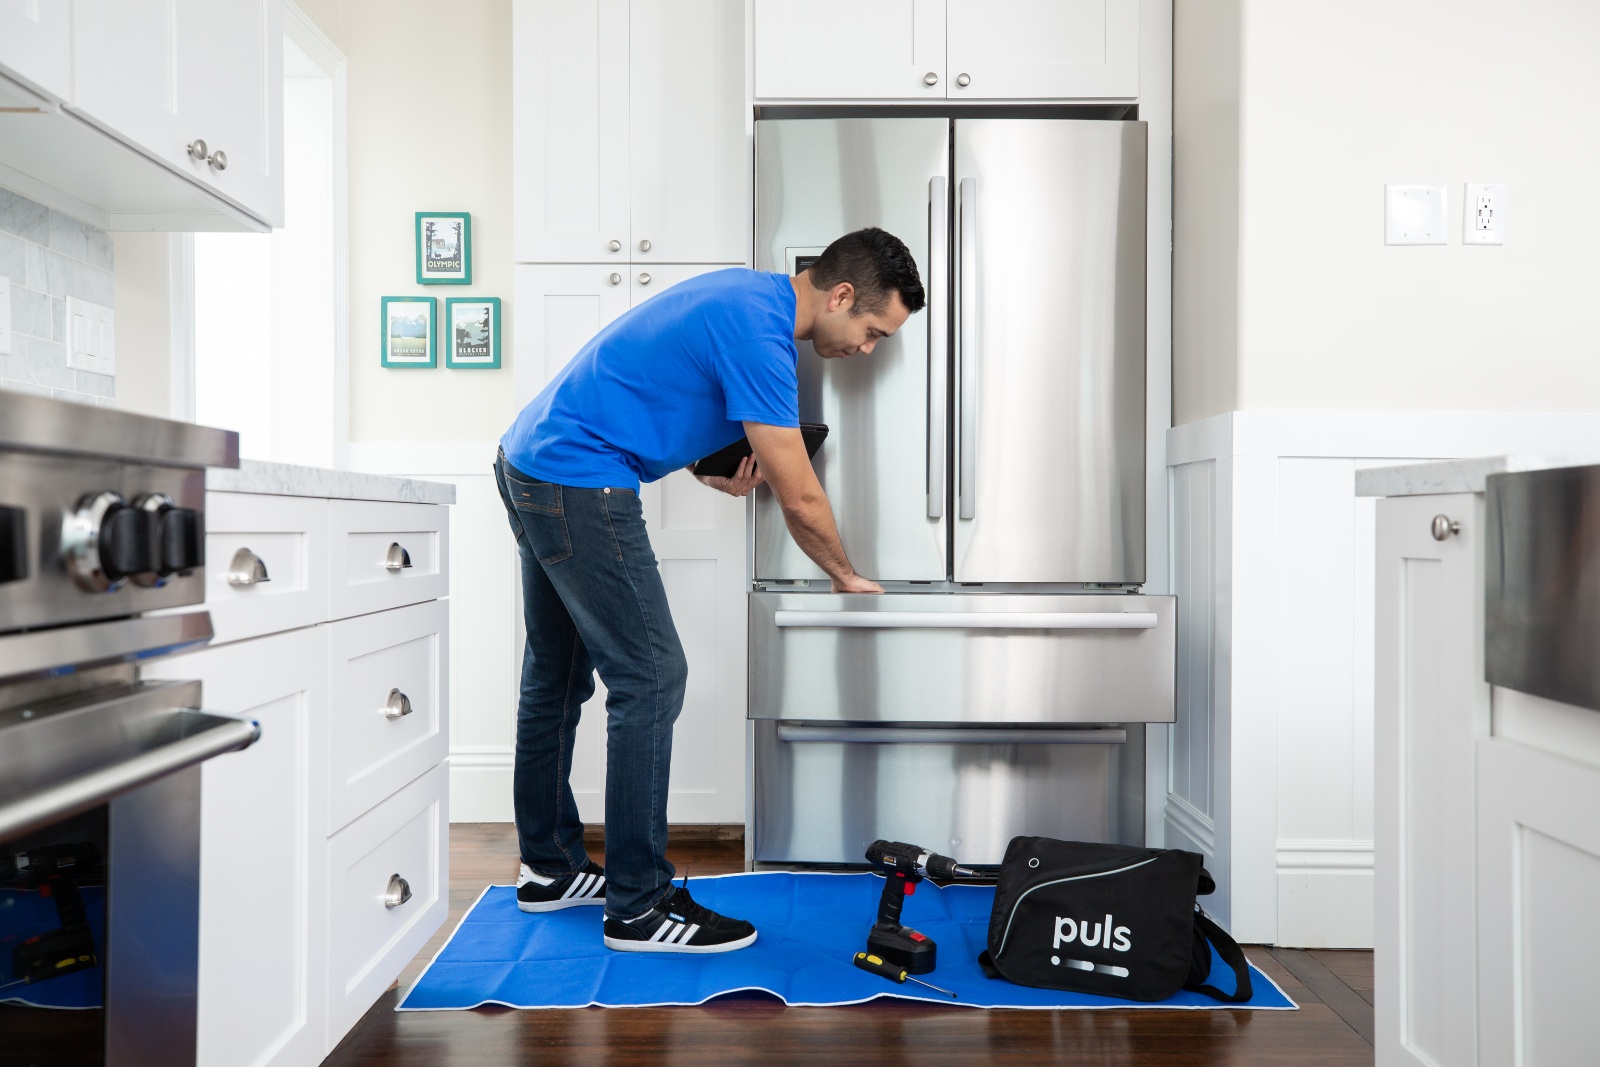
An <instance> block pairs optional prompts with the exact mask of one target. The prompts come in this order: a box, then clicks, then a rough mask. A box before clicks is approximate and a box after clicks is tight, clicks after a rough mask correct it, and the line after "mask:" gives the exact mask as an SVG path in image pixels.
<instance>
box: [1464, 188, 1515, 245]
mask: <svg viewBox="0 0 1600 1067" xmlns="http://www.w3.org/2000/svg"><path fill="white" fill-rule="evenodd" d="M1461 243H1462V244H1468V245H1503V244H1505V243H1506V187H1505V186H1504V185H1498V184H1479V183H1477V182H1468V183H1467V198H1466V202H1465V204H1464V205H1463V208H1462V216H1461Z"/></svg>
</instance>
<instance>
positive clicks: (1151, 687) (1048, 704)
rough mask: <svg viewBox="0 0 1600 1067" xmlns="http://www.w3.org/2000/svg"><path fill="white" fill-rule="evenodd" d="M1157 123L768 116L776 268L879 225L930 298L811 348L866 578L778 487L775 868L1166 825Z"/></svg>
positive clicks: (829, 461)
mask: <svg viewBox="0 0 1600 1067" xmlns="http://www.w3.org/2000/svg"><path fill="white" fill-rule="evenodd" d="M1145 160H1146V127H1145V124H1143V123H1141V122H1137V121H1112V120H1104V121H1101V120H1076V119H1044V118H1040V119H1032V118H1030V119H1013V118H950V117H937V118H935V117H928V118H923V117H908V118H770V119H769V118H763V119H761V120H760V121H758V122H757V123H756V201H755V212H756V219H755V222H756V226H755V230H756V245H755V265H756V267H757V268H758V269H762V270H773V271H780V270H781V271H786V272H788V273H791V274H792V273H795V272H797V271H798V270H800V269H803V268H804V267H805V266H806V265H808V264H809V262H810V261H811V258H812V257H815V256H816V255H817V254H818V253H820V252H821V251H822V248H823V247H825V246H826V245H827V244H828V242H830V241H831V240H833V239H834V238H835V237H838V236H839V235H841V234H843V233H846V232H849V231H851V230H854V229H858V228H860V227H863V226H881V227H883V228H884V229H886V230H888V231H889V232H891V233H893V234H895V235H896V236H898V237H900V238H901V239H902V240H904V241H905V242H906V244H907V245H908V246H909V247H910V248H911V251H912V253H913V254H914V255H915V257H916V260H917V266H918V269H919V270H920V272H921V274H922V278H923V281H924V284H925V285H926V287H927V290H928V306H927V309H926V310H925V311H924V312H922V313H920V314H917V315H913V316H912V317H911V319H910V320H909V321H908V322H907V323H906V325H905V326H904V327H903V328H902V329H901V330H900V332H899V333H897V334H896V335H895V336H894V337H892V338H889V339H888V340H886V341H884V342H882V343H880V344H879V346H878V347H877V348H876V349H875V351H873V352H872V353H871V354H870V355H856V356H853V357H850V358H848V359H844V360H823V359H820V358H819V357H817V356H816V355H815V354H814V353H813V352H811V350H810V346H809V345H807V344H806V343H805V342H801V343H800V349H801V356H800V411H801V418H802V419H803V420H804V421H808V422H823V423H826V424H827V425H828V426H829V428H830V430H831V432H830V435H829V437H828V440H827V442H826V444H825V446H824V447H823V449H822V451H821V452H820V453H819V454H818V457H817V460H816V466H817V470H818V473H819V475H820V476H821V479H822V483H823V486H824V488H825V489H826V490H827V493H828V497H829V499H830V501H831V502H832V504H833V507H834V513H835V516H836V518H837V520H838V524H839V531H840V536H841V539H842V540H843V543H844V546H845V550H846V552H848V554H849V556H850V559H851V561H852V563H853V564H854V565H855V568H856V570H857V571H859V572H860V573H862V574H864V575H867V576H868V577H871V578H874V579H876V580H878V581H879V582H881V583H882V584H884V586H885V587H886V589H887V592H886V594H885V595H883V596H881V597H879V596H840V595H835V594H833V593H831V592H830V591H829V585H828V580H827V578H826V577H825V576H824V575H823V573H822V572H821V571H820V570H819V569H818V568H817V567H816V565H815V564H813V563H812V562H811V561H810V560H809V559H807V558H806V557H805V555H804V554H803V553H802V552H801V551H800V550H799V548H798V547H797V546H796V545H795V544H794V542H793V541H792V540H791V539H790V537H789V535H788V532H787V530H786V529H785V527H784V523H783V517H782V514H781V513H780V511H779V509H778V507H777V505H776V502H775V501H774V499H773V498H772V496H771V494H770V493H768V492H767V491H766V490H764V489H763V490H760V491H758V493H757V494H755V495H754V496H753V504H752V536H753V552H752V560H753V579H754V584H753V589H752V593H751V603H750V638H751V640H750V650H751V652H750V654H751V663H750V716H751V718H752V719H753V720H754V729H753V741H754V760H753V770H752V773H753V782H752V805H751V812H750V815H749V817H748V823H749V825H748V827H747V841H748V843H749V849H750V852H751V858H752V859H753V860H754V861H755V862H756V863H766V864H806V863H825V864H835V863H852V862H861V861H862V859H863V853H864V851H865V848H866V845H867V843H868V842H870V841H871V840H873V839H874V838H877V837H887V838H891V839H897V840H904V841H912V842H915V843H917V844H921V845H926V846H929V847H931V848H934V849H935V850H937V851H940V852H944V853H947V854H950V855H953V856H956V857H958V858H959V859H961V860H963V861H965V862H970V863H978V864H989V863H998V862H999V860H1000V858H1001V855H1002V854H1003V852H1004V849H1005V846H1006V842H1007V841H1009V840H1010V838H1011V837H1012V836H1014V835H1016V834H1046V835H1049V836H1054V837H1062V838H1072V839H1079V840H1111V841H1123V842H1129V843H1133V842H1140V843H1142V842H1143V839H1144V802H1143V795H1144V724H1145V723H1148V722H1171V721H1172V719H1173V708H1174V701H1173V692H1174V670H1175V663H1174V658H1175V646H1174V610H1175V605H1174V602H1173V599H1172V598H1171V597H1162V596H1144V595H1141V594H1140V593H1139V589H1140V587H1141V586H1142V584H1143V582H1144V580H1145V447H1144V441H1145V426H1146V423H1145V313H1146V309H1145V218H1146V192H1145V187H1146V181H1145Z"/></svg>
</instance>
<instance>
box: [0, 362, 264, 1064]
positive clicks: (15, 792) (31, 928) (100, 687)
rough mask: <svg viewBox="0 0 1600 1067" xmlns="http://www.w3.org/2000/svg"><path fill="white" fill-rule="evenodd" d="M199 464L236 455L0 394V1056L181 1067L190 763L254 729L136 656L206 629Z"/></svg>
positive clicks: (193, 957) (142, 424) (195, 829)
mask: <svg viewBox="0 0 1600 1067" xmlns="http://www.w3.org/2000/svg"><path fill="white" fill-rule="evenodd" d="M208 465H211V466H237V465H238V438H237V436H236V435H234V434H231V433H226V432H223V431H220V430H211V429H206V428H203V427H196V426H190V425H187V424H183V423H175V422H167V421H165V420H159V419H149V418H143V417H139V416H134V415H129V414H126V413H122V412H116V411H110V410H105V409H95V408H87V407H84V406H81V405H77V404H67V403H63V402H60V401H52V400H46V399H41V398H37V397H31V396H22V395H18V394H15V393H8V392H4V391H0V1050H3V1051H0V1059H5V1060H6V1061H7V1062H13V1061H15V1062H21V1063H39V1064H46V1063H48V1064H52V1065H54V1064H111V1065H115V1067H144V1065H155V1064H163V1065H166V1064H192V1063H193V1062H194V1056H195V990H196V982H197V979H198V974H197V961H198V956H197V952H196V947H197V944H198V937H199V930H198V914H199V878H198V874H199V830H200V809H199V798H200V790H199V787H200V778H199V775H200V770H199V765H200V763H201V762H203V761H204V760H206V759H209V758H211V757H212V756H215V755H219V754H221V753H223V752H227V751H230V750H233V749H238V748H243V747H245V746H248V745H249V744H251V743H253V742H254V740H255V739H256V737H257V736H258V734H259V727H258V726H257V725H256V724H254V723H252V722H245V721H240V720H237V719H233V718H229V717H227V716H220V715H210V714H207V713H205V712H204V711H202V710H200V705H201V692H200V684H199V683H198V682H184V681H147V680H144V679H142V678H141V677H140V664H141V663H142V662H144V661H146V660H149V659H150V658H152V657H156V656H161V655H164V654H167V653H170V652H174V651H178V650H180V649H185V648H192V647H194V646H195V645H198V644H202V643H204V642H206V641H209V640H210V639H211V635H212V630H211V620H210V617H209V616H208V615H207V614H206V612H205V611H204V610H183V609H185V608H189V607H192V606H194V605H198V604H200V603H201V602H202V601H203V599H204V589H205V577H204V568H205V558H204V545H205V537H204V529H205V526H204V524H205V516H204V508H205V468H206V467H207V466H208ZM156 609H164V610H163V611H162V613H160V614H152V612H154V611H155V610H156Z"/></svg>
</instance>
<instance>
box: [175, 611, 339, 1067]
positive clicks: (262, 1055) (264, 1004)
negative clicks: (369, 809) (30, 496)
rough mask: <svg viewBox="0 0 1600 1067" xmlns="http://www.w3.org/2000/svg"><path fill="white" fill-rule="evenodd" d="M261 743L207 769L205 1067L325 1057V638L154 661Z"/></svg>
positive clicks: (311, 634)
mask: <svg viewBox="0 0 1600 1067" xmlns="http://www.w3.org/2000/svg"><path fill="white" fill-rule="evenodd" d="M145 675H146V677H164V678H198V679H199V680H200V681H201V684H202V689H203V693H204V701H205V707H206V709H207V710H209V711H215V712H220V713H222V714H226V715H237V716H240V717H249V718H253V719H255V720H256V721H258V722H259V723H260V724H261V739H260V740H259V741H257V742H256V743H255V744H254V745H252V746H251V747H249V748H248V749H245V750H244V751H242V752H235V753H230V754H228V755H226V756H224V757H222V758H219V759H216V760H212V761H211V762H209V763H207V764H205V766H204V767H202V768H201V771H202V773H201V816H200V975H201V981H200V987H199V989H200V994H199V1005H198V1010H199V1035H198V1054H197V1062H198V1063H199V1064H200V1067H246V1065H248V1067H264V1065H266V1064H282V1065H288V1064H314V1063H317V1062H320V1060H321V1058H322V1056H323V1055H324V1053H325V1050H326V1039H327V1025H326V1018H327V1003H326V1001H327V994H326V982H327V976H326V967H325V966H324V963H323V960H324V957H323V955H322V952H323V946H324V945H325V944H326V942H327V938H328V928H327V917H326V910H325V908H324V904H323V894H322V891H321V888H320V887H321V886H322V884H323V882H324V880H325V878H326V869H327V848H326V845H325V844H324V837H325V832H324V830H323V827H322V826H320V825H313V812H314V811H315V809H316V808H317V806H318V805H317V804H316V803H315V799H314V796H315V795H320V793H317V794H314V792H313V786H314V784H315V783H317V782H319V781H320V780H321V777H322V775H323V774H324V770H323V764H324V763H325V761H326V751H327V717H328V670H327V635H326V632H325V631H323V630H320V629H316V628H307V629H302V630H295V631H291V632H288V633H283V634H278V635H276V636H273V637H267V638H262V639H259V640H255V641H241V642H236V643H233V644H228V645H221V646H218V647H214V648H210V649H206V650H204V651H201V652H196V653H193V654H190V655H185V656H176V657H169V658H167V659H162V660H158V661H156V663H155V665H154V666H153V668H151V669H147V670H146V671H145Z"/></svg>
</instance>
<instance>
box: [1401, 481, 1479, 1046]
mask: <svg viewBox="0 0 1600 1067" xmlns="http://www.w3.org/2000/svg"><path fill="white" fill-rule="evenodd" d="M1440 514H1443V515H1446V516H1449V517H1450V518H1451V519H1452V520H1455V521H1459V522H1460V523H1461V532H1460V533H1459V534H1456V535H1454V536H1452V537H1449V538H1448V539H1446V540H1444V541H1436V540H1434V538H1433V536H1432V533H1431V526H1432V522H1433V517H1434V516H1435V515H1440ZM1482 531H1483V503H1482V497H1481V496H1474V495H1473V494H1465V493H1464V494H1454V495H1449V496H1414V497H1400V498H1393V499H1387V500H1380V501H1379V502H1378V533H1377V575H1378V580H1377V590H1376V596H1377V601H1376V603H1377V624H1376V632H1377V661H1376V684H1377V692H1376V701H1375V705H1374V717H1375V723H1374V739H1375V757H1376V762H1375V779H1376V797H1375V802H1374V816H1375V828H1374V830H1375V832H1374V847H1375V862H1376V874H1377V877H1376V886H1375V890H1376V900H1375V907H1376V914H1375V919H1376V924H1375V927H1374V937H1375V948H1376V953H1375V958H1374V963H1375V967H1374V981H1375V994H1376V996H1375V999H1376V1003H1375V1025H1376V1038H1377V1040H1376V1049H1377V1058H1378V1063H1380V1064H1386V1065H1387V1064H1405V1065H1408V1067H1431V1065H1434V1064H1446V1063H1448V1064H1473V1063H1477V1062H1478V1059H1477V1051H1476V1031H1475V1028H1474V1025H1473V1020H1474V1018H1475V1014H1476V1010H1475V1009H1476V963H1475V952H1474V937H1473V934H1472V931H1474V930H1475V929H1476V926H1477V917H1476V911H1475V907H1474V894H1473V892H1472V885H1473V880H1474V877H1475V860H1474V856H1475V851H1476V848H1475V828H1474V817H1473V809H1474V797H1475V792H1474V778H1473V762H1474V748H1475V746H1476V744H1477V742H1478V740H1479V738H1482V737H1486V736H1488V733H1489V687H1488V685H1487V683H1485V682H1484V680H1483V593H1482V582H1481V579H1480V578H1479V576H1480V575H1481V562H1480V560H1479V555H1480V553H1481V552H1482V547H1481V543H1482Z"/></svg>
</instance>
